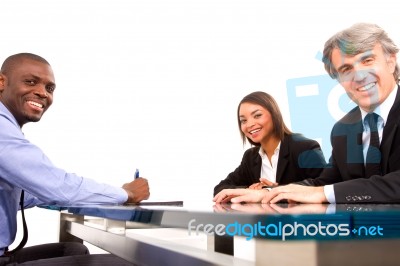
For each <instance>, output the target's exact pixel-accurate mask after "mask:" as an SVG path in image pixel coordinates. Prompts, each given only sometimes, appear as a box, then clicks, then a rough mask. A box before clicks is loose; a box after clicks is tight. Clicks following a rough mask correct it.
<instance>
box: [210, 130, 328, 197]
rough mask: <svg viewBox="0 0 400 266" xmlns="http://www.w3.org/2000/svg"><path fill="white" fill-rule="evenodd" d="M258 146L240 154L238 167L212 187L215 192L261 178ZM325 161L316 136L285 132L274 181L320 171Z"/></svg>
mask: <svg viewBox="0 0 400 266" xmlns="http://www.w3.org/2000/svg"><path fill="white" fill-rule="evenodd" d="M259 149H260V147H259V146H256V147H252V148H250V149H248V150H246V152H245V153H244V155H243V159H242V162H241V163H240V165H239V167H238V168H236V170H235V171H234V172H232V173H230V174H229V175H228V176H227V177H226V178H225V179H224V180H222V181H221V182H220V183H219V184H218V185H217V186H215V188H214V195H216V194H217V193H218V192H220V191H221V190H223V189H226V188H239V187H249V186H250V185H252V184H254V183H258V182H260V181H259V179H260V173H261V164H262V161H261V156H260V155H259V153H258V151H259ZM325 165H326V161H325V158H324V155H323V153H322V151H321V147H320V146H319V144H318V142H316V141H315V140H311V139H307V138H305V137H303V136H302V135H300V134H292V135H285V137H284V139H283V141H282V142H281V147H280V151H279V158H278V167H277V171H276V182H277V183H279V184H289V183H292V182H296V181H300V180H303V179H305V178H315V177H317V176H319V175H320V173H321V171H322V170H323V167H324V166H325Z"/></svg>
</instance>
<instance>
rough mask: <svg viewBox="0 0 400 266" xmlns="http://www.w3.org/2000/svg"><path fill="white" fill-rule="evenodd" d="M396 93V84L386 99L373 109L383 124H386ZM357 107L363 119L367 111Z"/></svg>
mask: <svg viewBox="0 0 400 266" xmlns="http://www.w3.org/2000/svg"><path fill="white" fill-rule="evenodd" d="M396 94H397V84H396V86H395V87H394V89H393V90H392V92H391V93H390V94H389V96H388V97H387V98H386V100H385V101H384V102H383V103H381V104H380V105H379V106H378V107H377V108H376V109H375V110H374V112H375V113H377V114H378V115H379V116H380V117H381V118H382V119H383V124H384V125H386V120H387V118H388V116H389V112H390V109H391V108H392V106H393V104H394V100H395V99H396ZM359 109H360V111H361V118H362V120H363V121H364V118H365V116H366V115H367V114H368V113H367V112H366V111H364V110H363V109H361V108H359Z"/></svg>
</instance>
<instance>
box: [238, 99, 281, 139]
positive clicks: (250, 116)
mask: <svg viewBox="0 0 400 266" xmlns="http://www.w3.org/2000/svg"><path fill="white" fill-rule="evenodd" d="M239 121H240V129H241V130H242V132H243V134H244V135H245V136H246V137H247V138H249V139H251V140H252V141H253V142H255V143H263V142H266V141H268V140H269V139H270V137H271V136H273V129H274V125H273V123H272V117H271V114H270V112H268V110H267V109H265V108H264V107H262V106H261V105H258V104H254V103H248V102H244V103H242V104H241V105H240V107H239Z"/></svg>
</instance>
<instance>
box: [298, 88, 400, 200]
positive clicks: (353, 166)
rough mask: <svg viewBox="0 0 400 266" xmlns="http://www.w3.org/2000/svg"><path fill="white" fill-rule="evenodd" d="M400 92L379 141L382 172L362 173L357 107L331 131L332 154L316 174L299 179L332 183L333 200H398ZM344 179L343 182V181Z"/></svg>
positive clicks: (359, 123)
mask: <svg viewBox="0 0 400 266" xmlns="http://www.w3.org/2000/svg"><path fill="white" fill-rule="evenodd" d="M399 124H400V94H399V88H398V89H397V94H396V99H395V102H394V104H393V106H392V108H391V109H390V112H389V115H388V118H387V121H386V125H385V127H384V129H383V136H382V141H381V147H380V150H381V158H382V159H381V169H382V176H379V175H373V176H371V177H370V178H366V177H365V169H364V157H363V153H362V141H361V136H362V132H363V126H362V121H361V111H360V109H359V107H356V108H354V109H353V110H351V111H350V112H349V113H348V114H346V116H344V117H343V118H342V119H341V120H340V121H338V122H337V123H336V124H335V125H334V127H333V129H332V133H331V143H332V156H331V158H330V160H329V167H328V168H326V169H325V170H324V171H323V172H322V174H321V176H320V177H319V178H316V179H313V180H311V179H310V180H305V181H303V182H300V183H302V184H306V185H314V186H322V185H327V184H335V185H334V191H335V198H336V203H352V202H357V203H360V202H366V203H383V202H385V203H391V202H396V203H399V202H400V132H399V130H398V127H399V126H398V125H399ZM343 181H344V182H343Z"/></svg>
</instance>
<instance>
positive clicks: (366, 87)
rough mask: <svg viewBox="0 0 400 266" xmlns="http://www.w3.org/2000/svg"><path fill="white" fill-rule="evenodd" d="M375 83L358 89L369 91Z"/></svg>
mask: <svg viewBox="0 0 400 266" xmlns="http://www.w3.org/2000/svg"><path fill="white" fill-rule="evenodd" d="M375 84H376V83H375V82H374V83H369V84H367V85H365V86H364V87H361V88H358V90H359V91H367V90H369V89H371V88H372V87H373V86H375Z"/></svg>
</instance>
